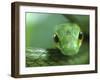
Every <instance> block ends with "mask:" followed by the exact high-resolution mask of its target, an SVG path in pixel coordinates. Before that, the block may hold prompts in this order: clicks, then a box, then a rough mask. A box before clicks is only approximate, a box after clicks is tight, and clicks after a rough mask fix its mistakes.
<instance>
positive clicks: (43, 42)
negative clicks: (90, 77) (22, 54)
mask: <svg viewBox="0 0 100 80" xmlns="http://www.w3.org/2000/svg"><path fill="white" fill-rule="evenodd" d="M69 23H72V24H73V23H74V25H72V26H73V28H71V27H70V26H71V25H70V26H69V27H65V29H63V28H62V29H59V30H60V31H61V32H62V33H61V35H60V33H59V37H60V38H61V37H64V38H63V40H61V41H62V42H61V43H62V44H61V45H57V44H55V42H54V39H53V36H54V34H55V32H57V26H58V25H62V24H64V25H65V24H69ZM75 25H76V27H74V26H75ZM66 29H68V30H70V32H71V34H72V35H71V34H69V35H67V34H65V33H64V32H66ZM80 29H81V30H82V31H83V34H84V39H83V43H82V45H81V47H80V44H81V40H78V34H79V32H80ZM85 29H86V30H85ZM25 30H26V66H27V67H34V66H55V65H76V64H89V42H88V41H89V16H88V15H65V14H64V15H62V14H46V13H26V29H25ZM63 33H64V34H63ZM66 37H67V38H66ZM70 37H71V38H70ZM65 44H66V45H67V46H68V44H70V45H71V47H69V48H70V50H69V51H68V50H67V51H66V49H68V47H65V48H64V50H63V49H62V47H63V46H64V45H65ZM74 45H76V46H77V47H76V48H73V46H74ZM59 47H61V48H59ZM63 51H64V52H63ZM66 52H69V53H66ZM74 52H75V53H74ZM76 53H77V54H76ZM68 54H71V56H70V55H68ZM74 54H76V55H74Z"/></svg>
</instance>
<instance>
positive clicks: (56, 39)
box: [53, 34, 59, 43]
mask: <svg viewBox="0 0 100 80" xmlns="http://www.w3.org/2000/svg"><path fill="white" fill-rule="evenodd" d="M53 38H54V41H55V42H56V43H58V42H59V38H58V36H57V35H56V34H54V36H53Z"/></svg>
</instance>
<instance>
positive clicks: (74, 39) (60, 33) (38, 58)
mask: <svg viewBox="0 0 100 80" xmlns="http://www.w3.org/2000/svg"><path fill="white" fill-rule="evenodd" d="M52 36H53V38H52V39H53V41H54V43H55V49H42V48H27V49H26V66H27V67H34V66H53V65H69V64H81V63H88V62H86V61H87V60H85V59H87V53H85V54H80V53H81V52H79V50H80V47H81V44H82V41H83V33H82V31H81V29H80V27H79V26H78V25H77V24H76V23H65V24H60V25H57V26H56V27H55V30H54V34H53V35H52ZM83 47H84V46H83ZM80 60H81V62H80Z"/></svg>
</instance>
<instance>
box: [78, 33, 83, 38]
mask: <svg viewBox="0 0 100 80" xmlns="http://www.w3.org/2000/svg"><path fill="white" fill-rule="evenodd" d="M82 38H83V33H82V32H79V36H78V39H79V40H81V39H82Z"/></svg>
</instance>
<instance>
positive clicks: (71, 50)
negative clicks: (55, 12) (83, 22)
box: [53, 23, 83, 56]
mask: <svg viewBox="0 0 100 80" xmlns="http://www.w3.org/2000/svg"><path fill="white" fill-rule="evenodd" d="M53 39H54V42H55V45H56V47H57V48H58V49H59V50H60V51H61V53H62V54H64V55H67V56H72V55H75V54H77V53H78V51H79V48H80V46H81V44H82V40H83V33H82V31H81V30H80V27H79V26H78V25H77V24H75V23H66V24H61V25H58V26H56V29H55V33H54V36H53Z"/></svg>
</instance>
